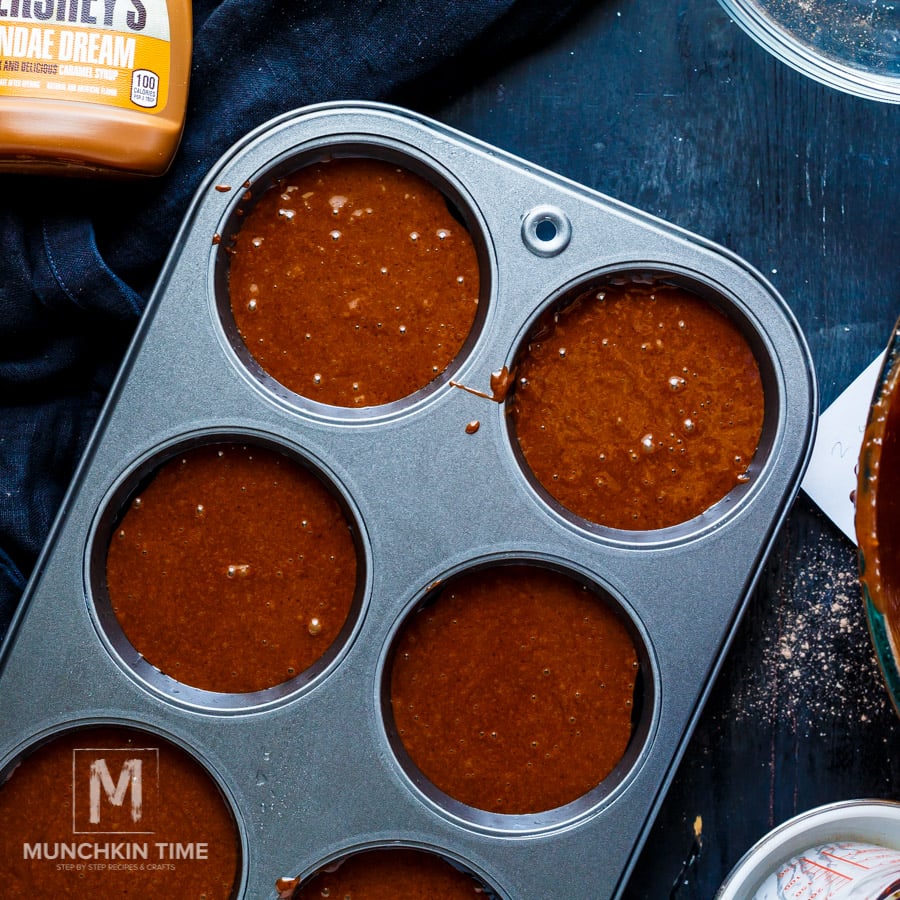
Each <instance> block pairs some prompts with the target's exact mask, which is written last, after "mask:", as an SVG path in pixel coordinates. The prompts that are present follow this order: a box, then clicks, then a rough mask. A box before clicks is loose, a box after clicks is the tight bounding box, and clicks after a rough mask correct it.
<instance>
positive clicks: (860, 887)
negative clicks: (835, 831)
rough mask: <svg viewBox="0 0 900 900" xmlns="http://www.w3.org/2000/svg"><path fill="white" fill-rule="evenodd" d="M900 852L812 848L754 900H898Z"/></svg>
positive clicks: (857, 846) (849, 845)
mask: <svg viewBox="0 0 900 900" xmlns="http://www.w3.org/2000/svg"><path fill="white" fill-rule="evenodd" d="M897 898H900V852H898V851H896V850H890V849H888V848H886V847H877V846H874V845H872V844H862V843H855V842H852V841H840V842H837V843H834V844H821V845H819V846H816V847H811V848H810V849H809V850H807V851H806V852H804V853H801V854H799V855H797V856H795V857H793V858H792V859H790V860H789V861H788V862H786V863H785V864H784V865H782V866H780V867H779V868H778V869H777V870H776V871H775V872H773V873H772V874H771V875H769V877H768V878H767V879H766V880H765V881H764V882H763V884H762V886H761V887H760V888H759V889H758V890H757V891H756V893H755V894H754V895H753V900H897Z"/></svg>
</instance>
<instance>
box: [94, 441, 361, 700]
mask: <svg viewBox="0 0 900 900" xmlns="http://www.w3.org/2000/svg"><path fill="white" fill-rule="evenodd" d="M121 494H122V497H123V500H122V501H117V500H116V499H115V498H114V499H113V501H112V502H111V503H110V506H111V507H112V508H113V509H114V510H117V512H116V514H115V515H111V516H110V519H111V521H110V523H109V525H108V527H107V528H106V529H105V530H101V531H100V532H98V535H97V538H96V539H95V558H96V557H102V565H101V563H100V559H96V564H95V565H94V572H93V575H94V582H95V585H94V588H95V592H96V594H97V595H98V596H99V598H100V602H99V604H98V606H99V607H100V618H101V622H103V623H104V625H105V628H106V631H107V634H108V635H110V636H111V637H112V638H113V642H114V644H115V643H118V644H119V645H120V646H121V645H123V644H125V645H126V646H128V647H130V648H131V649H132V651H133V654H137V656H138V658H139V660H140V663H141V666H142V671H143V672H144V673H145V674H146V672H147V670H148V669H149V670H151V673H152V672H153V671H157V670H158V672H160V673H162V675H163V676H167V679H168V680H173V681H174V682H176V683H177V684H179V685H186V686H189V687H192V688H196V689H198V690H200V691H204V692H212V693H216V694H229V695H246V697H247V698H249V699H251V700H252V699H253V697H254V696H258V695H260V692H265V691H266V690H267V689H272V688H281V689H282V690H283V689H285V688H287V687H290V686H294V685H297V683H298V682H302V681H304V680H307V681H308V680H309V679H311V678H312V677H313V676H314V675H315V674H316V673H318V672H320V671H321V670H322V668H323V667H324V666H326V665H327V664H328V662H329V661H331V660H332V659H334V658H335V656H336V654H337V653H338V652H339V651H340V649H341V647H342V646H343V645H344V643H345V642H346V641H347V639H348V636H349V634H350V633H351V631H352V629H353V626H354V624H355V621H356V618H357V616H358V613H359V607H360V597H359V594H360V589H359V584H360V581H361V572H362V568H363V565H362V563H361V562H360V558H359V555H360V554H359V545H358V540H357V535H358V531H357V529H356V527H355V524H354V522H353V520H352V517H351V516H350V514H349V512H348V510H347V508H346V506H345V505H344V503H342V502H341V500H340V499H339V497H338V496H337V495H336V492H335V491H334V490H333V489H331V487H330V486H328V485H326V483H325V481H324V480H323V477H322V476H320V474H319V473H317V472H316V471H314V470H313V469H311V468H310V467H309V466H308V465H305V464H303V463H301V461H300V460H298V459H297V458H296V457H295V456H293V455H289V454H287V453H286V452H282V450H280V449H278V448H276V447H274V446H272V445H269V444H266V443H262V442H257V441H250V440H244V439H236V440H226V439H220V440H202V441H198V442H193V443H188V444H187V445H185V446H182V447H179V448H176V449H175V450H173V451H170V452H169V453H168V454H165V455H164V457H163V458H162V459H161V460H157V461H156V464H155V465H153V466H150V467H149V471H147V473H146V474H145V475H144V476H143V477H135V478H134V479H132V482H131V488H130V490H126V489H124V488H123V489H122V491H121ZM119 507H120V508H119ZM101 550H102V553H101ZM167 679H165V678H163V679H159V682H160V683H168V680H167ZM262 696H265V695H264V693H263V694H262Z"/></svg>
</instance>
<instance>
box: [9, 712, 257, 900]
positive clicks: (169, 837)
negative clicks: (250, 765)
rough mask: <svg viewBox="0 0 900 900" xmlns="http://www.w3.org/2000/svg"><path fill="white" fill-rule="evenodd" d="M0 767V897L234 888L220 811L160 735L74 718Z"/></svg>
mask: <svg viewBox="0 0 900 900" xmlns="http://www.w3.org/2000/svg"><path fill="white" fill-rule="evenodd" d="M135 761H136V762H135ZM6 774H7V778H6V780H5V782H4V783H3V784H2V786H0V821H2V822H3V827H2V828H0V883H2V887H0V894H2V896H3V897H4V898H9V900H12V898H28V900H31V898H34V897H53V898H66V897H71V898H78V900H83V898H85V897H96V898H103V900H114V898H120V897H121V898H136V897H172V898H176V897H177V898H181V897H184V898H186V897H197V898H200V897H203V898H205V900H230V898H232V897H234V896H235V891H236V886H237V883H238V880H239V878H238V876H239V869H240V842H239V839H238V833H237V828H236V825H235V823H234V820H233V818H232V815H231V812H230V810H229V808H228V806H227V805H226V803H225V800H224V798H223V797H222V794H221V792H220V791H219V789H218V787H217V785H216V784H215V783H214V782H213V780H212V779H211V778H210V776H209V775H208V774H207V773H206V772H205V770H204V769H203V768H202V766H201V765H200V764H199V763H197V762H196V761H195V760H194V759H193V758H192V757H191V756H189V755H188V754H187V753H186V752H184V751H183V750H181V749H180V748H178V747H175V746H174V745H172V744H170V743H169V742H168V741H165V740H163V739H161V738H159V737H157V736H155V735H152V734H148V733H145V732H142V731H137V730H135V729H131V728H121V727H112V726H98V727H90V728H79V729H75V730H72V731H69V732H66V733H65V734H62V735H61V736H58V737H56V738H54V739H52V740H51V741H50V742H48V743H46V744H44V745H43V746H41V747H39V748H38V749H37V750H35V751H34V752H32V753H30V754H29V755H27V756H26V757H25V758H24V760H23V761H22V763H21V765H19V766H18V768H15V769H14V770H13V771H12V772H11V773H6ZM104 776H106V780H104ZM119 794H120V796H119ZM92 795H93V796H92ZM117 799H118V803H116V802H115V801H116V800H117ZM92 804H93V806H94V807H95V808H94V810H93V812H94V813H96V815H94V819H96V821H92Z"/></svg>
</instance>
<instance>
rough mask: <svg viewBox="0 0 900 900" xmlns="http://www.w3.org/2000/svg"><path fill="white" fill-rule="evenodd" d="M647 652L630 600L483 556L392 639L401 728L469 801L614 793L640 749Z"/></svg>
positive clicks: (496, 809)
mask: <svg viewBox="0 0 900 900" xmlns="http://www.w3.org/2000/svg"><path fill="white" fill-rule="evenodd" d="M644 661H645V654H644V652H643V645H642V643H641V641H640V640H639V639H638V638H637V637H636V635H635V631H634V629H633V628H632V627H631V624H630V622H629V620H628V619H627V618H626V616H625V615H624V613H623V610H622V609H621V608H620V607H619V606H618V605H617V604H615V603H614V601H613V600H612V598H611V597H609V596H607V595H606V594H604V593H603V592H602V591H600V589H599V588H597V587H596V586H594V585H591V584H589V583H587V582H586V581H585V580H584V579H582V578H578V577H575V576H574V575H572V574H569V573H567V572H563V571H561V570H558V569H556V568H550V567H547V566H543V565H537V564H534V563H530V562H527V561H522V562H517V563H505V564H494V565H490V566H485V567H480V566H479V567H475V568H472V569H469V570H466V571H464V572H462V573H460V574H458V575H456V576H453V577H452V578H450V579H448V580H447V581H446V582H444V583H442V584H441V585H439V586H437V587H436V588H434V589H433V590H432V591H431V592H430V594H429V595H428V596H427V597H426V598H425V599H424V601H423V602H422V603H421V604H420V605H419V606H418V607H417V608H416V609H415V610H414V611H413V612H412V613H411V614H410V615H409V616H408V617H407V619H406V620H405V621H404V623H403V625H402V627H401V629H400V631H399V633H398V635H397V637H396V638H395V640H394V642H393V646H392V655H391V660H390V665H389V671H388V672H387V676H386V678H387V681H388V688H387V689H388V693H389V705H390V721H391V728H392V732H393V734H392V738H393V740H394V742H395V745H396V748H397V750H398V752H399V755H400V757H401V758H402V759H404V760H405V761H406V762H407V763H408V764H409V765H410V766H411V767H412V768H414V769H415V770H417V771H418V772H419V773H421V775H422V776H424V777H425V778H426V779H427V781H428V782H429V783H430V784H431V785H433V786H434V787H435V788H437V789H438V791H440V792H441V793H442V794H443V795H446V796H448V797H450V798H452V799H453V800H455V801H458V802H459V803H461V804H463V805H464V806H467V807H471V808H473V809H475V810H482V811H485V812H488V813H493V814H500V815H513V816H515V815H531V814H534V813H544V812H547V811H549V810H558V809H559V808H561V807H566V806H568V805H569V804H572V803H574V802H575V801H579V800H581V799H582V798H590V796H591V794H592V793H593V792H595V789H597V788H598V786H600V785H603V786H604V787H605V788H606V793H608V791H609V789H611V787H612V786H613V785H614V784H615V782H616V780H617V779H618V778H620V777H621V776H622V774H623V770H624V769H627V763H626V762H623V761H624V760H625V757H626V753H627V754H628V756H629V758H631V757H633V756H634V754H635V753H636V752H637V751H638V750H639V746H638V745H639V744H640V738H639V737H638V736H637V735H638V733H639V731H640V728H639V727H638V726H639V723H640V722H641V719H642V706H643V700H644V697H643V693H644V679H643V677H642V665H643V663H644ZM614 773H615V775H614ZM611 776H614V777H611ZM414 780H418V781H420V780H421V779H417V778H414ZM588 802H589V801H588Z"/></svg>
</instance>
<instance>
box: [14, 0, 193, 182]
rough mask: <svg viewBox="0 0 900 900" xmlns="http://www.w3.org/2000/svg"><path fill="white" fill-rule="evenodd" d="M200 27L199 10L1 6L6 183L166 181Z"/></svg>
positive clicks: (94, 0)
mask: <svg viewBox="0 0 900 900" xmlns="http://www.w3.org/2000/svg"><path fill="white" fill-rule="evenodd" d="M191 27H192V18H191V3H190V0H0V173H2V172H34V173H42V174H58V175H110V176H115V175H120V176H135V175H162V174H163V173H164V172H165V171H166V170H167V169H168V167H169V164H170V163H171V161H172V157H173V156H174V155H175V151H176V149H177V148H178V143H179V141H180V139H181V133H182V130H183V128H184V117H185V108H186V105H187V94H188V81H189V77H190V65H191V50H192V35H191Z"/></svg>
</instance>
